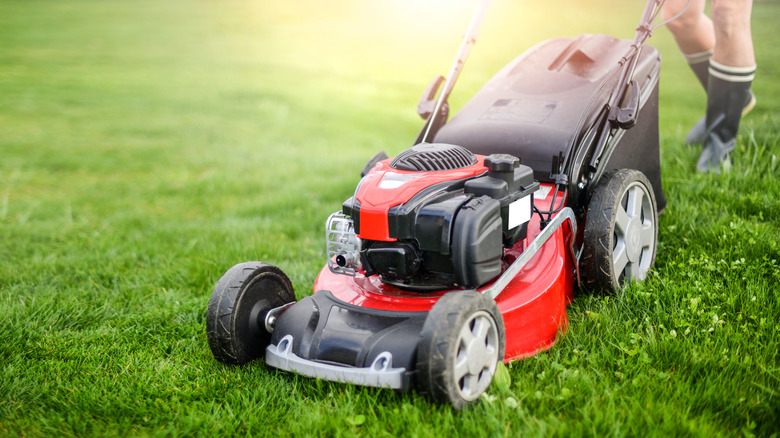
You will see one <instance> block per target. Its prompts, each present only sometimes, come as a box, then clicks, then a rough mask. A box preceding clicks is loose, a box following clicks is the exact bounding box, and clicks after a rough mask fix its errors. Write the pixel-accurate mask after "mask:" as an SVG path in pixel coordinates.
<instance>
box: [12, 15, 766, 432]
mask: <svg viewBox="0 0 780 438" xmlns="http://www.w3.org/2000/svg"><path fill="white" fill-rule="evenodd" d="M422 3H423V2H413V1H411V0H403V1H399V2H389V1H387V2H367V1H359V0H337V1H331V2H317V1H314V0H306V1H295V2H282V1H270V0H269V1H259V0H258V1H237V0H235V1H234V0H229V1H224V2H208V1H176V0H174V1H168V2H154V1H149V0H140V1H134V2H101V1H96V0H74V1H69V2H63V1H59V2H58V1H48V0H32V1H24V2H21V1H11V0H0V17H2V18H0V435H10V436H20V435H25V436H69V435H80V436H82V435H98V436H104V435H173V436H180V435H213V434H220V435H238V434H246V433H249V434H251V435H264V434H275V435H282V436H287V435H295V436H299V435H306V434H308V435H324V436H330V435H346V436H349V435H356V434H358V435H360V434H363V435H366V436H401V435H411V436H452V435H455V434H462V435H473V436H483V435H502V436H503V435H508V436H517V435H518V434H527V435H553V434H557V435H614V436H622V435H646V434H650V435H664V436H666V435H701V436H711V435H728V436H734V435H745V436H752V435H757V436H768V435H772V434H775V435H776V434H777V431H778V430H780V394H778V392H779V391H780V357H779V356H778V347H779V346H780V302H779V301H780V291H779V288H778V286H777V285H778V283H779V282H780V163H778V155H780V116H779V115H778V109H780V85H778V81H777V79H778V77H780V75H778V70H779V69H780V59H778V58H777V55H776V47H777V46H778V45H780V34H778V33H777V30H776V27H775V23H776V22H777V21H778V20H780V4H778V3H776V2H756V4H755V5H754V20H753V27H754V38H755V40H756V51H757V57H758V65H759V72H758V75H757V79H756V81H755V84H754V90H755V92H756V95H757V96H758V106H757V108H756V109H755V110H754V112H753V113H752V114H751V115H750V116H748V117H747V118H746V119H745V120H744V122H743V126H742V128H741V136H740V139H739V142H738V149H737V151H736V152H735V153H734V154H733V160H734V168H733V169H732V171H731V172H730V173H729V174H727V175H724V176H717V175H700V174H697V173H696V172H695V170H694V169H695V166H694V165H695V160H696V158H697V157H698V151H697V150H696V148H690V147H687V146H685V145H683V144H682V143H681V141H680V140H681V139H682V138H683V137H684V135H685V132H686V130H687V128H688V127H689V126H691V125H692V123H693V122H694V121H695V120H696V119H698V117H699V116H700V115H701V114H702V111H703V105H704V103H703V100H704V93H702V92H701V90H700V88H698V85H697V84H696V83H695V80H694V78H693V75H692V74H691V73H690V72H688V71H687V66H686V65H685V63H684V61H683V59H682V57H681V56H680V55H679V54H678V52H677V51H676V48H675V46H674V44H673V42H672V40H671V38H670V36H669V34H668V32H667V31H666V30H665V29H660V30H658V31H657V32H656V35H655V36H653V38H652V39H651V43H652V44H654V45H655V46H656V47H658V48H659V50H660V51H661V53H662V54H663V56H664V67H663V71H662V77H661V110H660V116H661V127H660V129H661V140H662V162H663V174H664V189H665V191H666V194H667V197H668V199H669V204H668V208H667V210H666V212H665V214H664V215H663V216H662V217H661V220H660V234H659V254H658V259H657V261H656V269H655V271H654V273H653V275H652V276H651V277H650V279H649V280H648V281H646V282H645V283H643V284H641V285H635V286H632V287H631V288H630V289H629V290H627V291H626V292H625V293H623V294H621V295H619V296H616V297H605V296H599V295H596V296H590V295H585V294H578V295H577V296H576V299H575V301H574V303H573V304H572V305H571V306H570V307H569V317H570V327H569V330H568V332H567V333H566V335H564V336H562V337H561V338H560V340H559V341H558V343H557V344H556V345H555V346H554V347H553V348H552V349H550V350H549V351H547V352H544V353H541V354H538V355H537V356H535V357H533V358H529V359H526V360H523V361H519V362H515V363H512V364H511V365H509V366H508V369H509V375H510V377H511V383H509V384H505V385H498V386H496V385H494V386H493V387H492V388H491V390H490V393H489V396H488V397H486V400H483V402H482V403H479V404H478V405H476V406H474V407H473V408H471V409H468V410H465V411H463V412H454V411H452V410H451V409H450V408H449V407H447V406H436V405H432V404H430V403H429V402H428V401H427V400H426V399H424V398H422V397H419V396H417V395H415V394H414V393H412V394H405V395H397V394H395V393H394V392H392V391H387V390H375V389H367V388H357V387H353V386H349V385H342V384H332V383H327V382H322V381H316V380H312V379H307V378H302V377H298V376H295V375H292V374H289V373H281V372H274V371H271V370H269V369H266V368H265V367H264V366H263V364H262V361H260V362H258V363H253V364H250V365H247V366H243V367H232V366H224V365H221V364H219V363H217V362H215V361H214V359H213V357H212V356H211V352H210V351H209V349H208V346H207V342H206V335H205V316H206V305H207V303H208V300H209V297H210V294H211V290H212V288H213V285H214V284H215V283H216V280H217V279H218V278H219V277H220V276H221V274H222V273H223V272H224V271H225V270H227V269H228V268H229V267H230V266H232V265H233V264H235V263H239V262H242V261H247V260H263V261H266V262H270V263H273V264H276V265H278V266H280V267H281V268H282V269H284V270H285V272H287V273H288V275H289V276H290V278H291V279H292V281H293V283H294V286H295V289H296V294H297V295H298V297H299V298H300V297H303V296H306V295H308V294H310V293H311V286H312V283H313V281H314V278H315V276H316V274H317V272H318V271H319V269H320V267H321V266H322V264H323V263H324V245H323V229H322V228H323V222H324V220H325V218H326V217H327V215H328V214H329V213H331V212H332V211H334V210H336V209H338V208H339V206H340V204H341V202H342V201H343V200H344V199H346V198H347V197H348V196H350V194H351V193H352V190H353V189H354V185H355V184H356V182H357V179H358V173H359V170H360V168H361V167H362V165H363V163H364V162H365V161H366V160H367V158H368V157H370V156H371V155H372V154H373V153H374V152H375V151H377V150H379V149H384V150H386V151H387V152H388V153H391V154H396V153H398V152H400V151H401V150H403V149H405V148H406V147H408V146H410V142H411V141H412V140H413V139H414V137H415V136H416V133H417V130H418V129H419V127H420V125H421V122H420V120H419V119H418V118H417V116H416V114H415V113H414V108H415V105H416V103H417V99H418V97H419V94H420V93H421V92H422V90H423V88H424V87H425V86H426V85H427V83H428V81H429V80H430V79H431V78H432V77H433V76H434V75H435V74H439V73H444V72H445V71H446V69H447V67H449V64H450V62H451V58H452V57H453V56H454V54H455V51H456V49H457V45H458V43H459V38H460V36H461V35H462V32H463V30H464V29H465V26H466V24H467V22H468V16H469V14H470V12H471V8H472V6H473V4H472V3H473V2H445V1H443V0H441V1H439V0H436V1H431V2H428V4H429V6H420V4H422ZM583 5H584V4H583V3H582V2H577V1H574V0H566V1H564V2H562V3H561V2H558V3H556V4H552V3H550V2H538V1H530V0H527V1H523V2H507V1H500V2H495V4H494V5H493V9H492V10H491V11H490V13H489V15H488V18H487V19H486V22H485V26H484V28H483V30H482V31H481V34H480V37H481V39H480V41H479V43H478V44H477V45H476V46H475V48H474V51H473V54H472V56H471V58H470V60H469V62H468V63H467V66H466V69H465V71H464V74H463V77H462V80H461V82H460V83H459V85H458V87H456V91H455V94H454V95H453V97H452V101H453V105H454V106H456V107H458V106H459V105H462V104H463V103H464V102H465V101H466V100H467V99H468V97H469V96H470V95H472V94H473V93H474V92H475V91H476V90H477V89H478V88H479V87H480V85H481V84H482V83H484V81H485V80H487V78H489V77H490V75H492V74H493V73H494V72H495V71H497V70H498V69H499V68H500V67H501V66H502V65H503V64H505V63H506V62H508V61H509V60H510V59H511V58H513V57H514V56H515V55H516V54H518V53H520V52H521V51H523V50H525V49H526V48H528V47H530V46H531V45H533V44H534V43H536V42H538V41H541V40H543V39H546V38H551V37H557V36H574V35H577V34H579V33H581V32H591V33H596V32H604V33H611V34H614V35H617V36H620V37H631V36H632V35H633V27H634V25H635V22H636V21H637V19H638V16H639V13H640V8H641V6H639V5H637V4H632V3H630V2H617V1H611V0H599V1H597V2H596V3H593V2H589V3H588V6H587V7H585V6H583ZM442 15H443V16H442ZM434 17H435V18H434Z"/></svg>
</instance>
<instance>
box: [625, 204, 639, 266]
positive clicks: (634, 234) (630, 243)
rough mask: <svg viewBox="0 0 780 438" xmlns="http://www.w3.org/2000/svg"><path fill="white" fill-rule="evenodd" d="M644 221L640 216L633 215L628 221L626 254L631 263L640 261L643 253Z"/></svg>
mask: <svg viewBox="0 0 780 438" xmlns="http://www.w3.org/2000/svg"><path fill="white" fill-rule="evenodd" d="M641 234H642V221H641V220H640V219H639V217H638V216H634V217H632V218H631V219H630V220H629V222H628V229H627V230H626V236H625V240H626V255H627V256H628V260H629V261H630V262H631V263H636V262H638V261H639V258H640V256H641V255H642V239H641V238H640V237H641Z"/></svg>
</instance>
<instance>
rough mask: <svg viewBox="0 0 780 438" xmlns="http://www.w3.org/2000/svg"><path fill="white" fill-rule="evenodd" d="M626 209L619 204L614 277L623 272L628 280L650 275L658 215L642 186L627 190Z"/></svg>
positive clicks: (616, 224)
mask: <svg viewBox="0 0 780 438" xmlns="http://www.w3.org/2000/svg"><path fill="white" fill-rule="evenodd" d="M624 200H625V206H623V203H621V204H620V206H619V208H618V212H617V216H616V218H615V237H616V240H615V249H614V250H613V260H614V265H613V267H614V269H615V274H617V275H619V274H620V273H623V274H624V275H625V277H626V280H628V281H641V280H644V278H645V277H646V276H647V271H648V270H649V269H650V263H651V261H652V257H653V254H654V250H655V227H656V224H655V216H654V215H653V212H652V208H653V206H652V203H651V201H650V196H649V194H648V193H647V189H646V188H645V187H644V186H643V185H642V184H639V183H634V184H632V185H631V186H629V187H628V189H627V190H626V194H625V198H624Z"/></svg>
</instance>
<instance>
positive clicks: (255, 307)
mask: <svg viewBox="0 0 780 438" xmlns="http://www.w3.org/2000/svg"><path fill="white" fill-rule="evenodd" d="M293 301H295V293H294V292H293V287H292V283H290V279H289V278H287V276H286V275H285V274H284V272H282V270H281V269H279V268H277V267H276V266H273V265H269V264H267V263H261V262H246V263H241V264H238V265H235V266H233V267H232V268H230V269H229V270H228V271H227V272H226V273H225V275H223V276H222V278H220V279H219V282H218V283H217V286H216V287H215V288H214V293H213V294H212V295H211V300H210V301H209V307H208V311H207V314H206V337H207V338H208V342H209V347H211V352H212V353H213V354H214V357H215V358H216V359H217V360H218V361H220V362H224V363H230V364H235V365H241V364H245V363H247V362H250V361H252V360H254V359H257V358H258V357H260V356H261V355H262V354H263V353H264V352H265V348H266V347H267V346H268V344H269V342H270V341H271V333H269V332H268V331H267V330H266V329H265V317H266V315H267V314H268V311H269V310H271V309H274V308H276V307H280V306H283V305H284V304H287V303H291V302H293Z"/></svg>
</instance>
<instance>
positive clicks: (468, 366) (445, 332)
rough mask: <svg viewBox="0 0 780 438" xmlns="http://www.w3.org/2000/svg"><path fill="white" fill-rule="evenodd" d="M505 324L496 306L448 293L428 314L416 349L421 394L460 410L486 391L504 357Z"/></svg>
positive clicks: (465, 294) (476, 296)
mask: <svg viewBox="0 0 780 438" xmlns="http://www.w3.org/2000/svg"><path fill="white" fill-rule="evenodd" d="M504 343H505V341H504V321H503V318H502V317H501V313H500V312H499V310H498V306H496V303H495V301H493V299H492V298H490V297H489V296H486V295H483V294H480V293H478V292H475V291H462V292H450V293H447V294H446V295H444V296H442V297H441V298H439V301H437V302H436V304H435V305H434V306H433V308H432V309H431V311H430V312H429V313H428V316H427V318H426V319H425V323H424V325H423V329H422V332H421V337H420V343H419V345H418V350H417V376H418V381H417V383H418V386H419V389H420V391H421V392H423V393H425V394H427V395H428V396H430V397H431V398H432V399H433V400H434V401H436V402H440V403H451V404H452V405H453V406H454V407H455V408H456V409H460V408H462V407H463V406H465V405H468V404H469V403H472V402H473V401H475V400H477V398H479V396H480V395H481V394H482V393H484V392H485V390H487V388H488V387H489V386H490V383H491V382H492V380H493V375H494V374H495V372H496V366H497V365H498V361H499V360H503V358H504Z"/></svg>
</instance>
